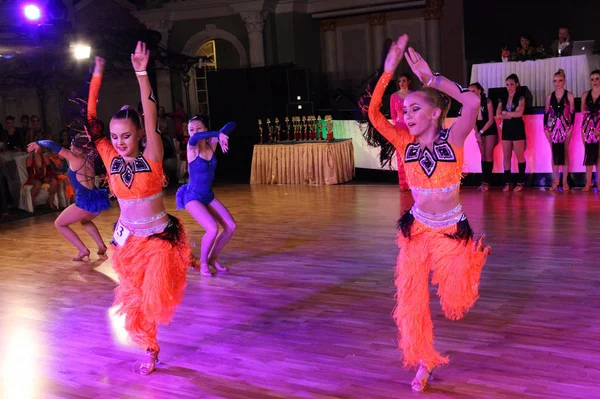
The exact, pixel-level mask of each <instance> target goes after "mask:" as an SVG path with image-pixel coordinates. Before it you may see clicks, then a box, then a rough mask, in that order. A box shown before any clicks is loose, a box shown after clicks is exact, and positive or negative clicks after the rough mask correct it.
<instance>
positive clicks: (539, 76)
mask: <svg viewBox="0 0 600 399" xmlns="http://www.w3.org/2000/svg"><path fill="white" fill-rule="evenodd" d="M599 68H600V55H591V56H587V55H575V56H572V57H559V58H548V59H545V60H537V61H522V62H494V63H490V64H475V65H473V67H472V68H471V83H475V82H479V83H480V84H481V85H482V86H483V88H484V89H485V90H486V91H487V90H489V89H491V88H494V87H504V86H505V80H506V78H507V77H508V75H510V74H511V73H516V74H517V76H518V77H519V81H520V83H521V86H527V87H528V88H529V90H530V91H531V94H532V95H533V106H534V107H543V106H544V105H545V99H546V96H547V95H548V93H551V92H552V91H553V90H554V86H553V85H552V78H553V76H554V74H555V73H556V71H558V70H559V69H564V71H565V75H566V78H567V81H566V84H565V88H566V89H567V90H569V91H570V92H572V93H573V94H574V95H575V97H581V94H582V93H583V92H584V91H586V90H589V89H590V72H591V71H593V70H594V69H599Z"/></svg>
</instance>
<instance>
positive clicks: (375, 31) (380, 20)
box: [369, 14, 385, 68]
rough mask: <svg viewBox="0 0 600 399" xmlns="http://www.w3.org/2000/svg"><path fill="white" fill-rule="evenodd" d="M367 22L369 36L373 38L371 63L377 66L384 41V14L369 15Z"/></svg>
mask: <svg viewBox="0 0 600 399" xmlns="http://www.w3.org/2000/svg"><path fill="white" fill-rule="evenodd" d="M369 24H370V25H371V36H372V38H373V39H372V40H373V65H375V67H376V68H379V66H380V63H381V54H382V51H383V43H384V42H385V14H372V15H369Z"/></svg>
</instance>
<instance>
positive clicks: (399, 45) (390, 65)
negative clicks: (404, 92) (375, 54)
mask: <svg viewBox="0 0 600 399" xmlns="http://www.w3.org/2000/svg"><path fill="white" fill-rule="evenodd" d="M407 43H408V35H406V34H404V35H402V36H400V37H399V38H398V40H396V41H395V42H393V43H392V45H391V46H390V51H388V54H387V57H385V64H384V66H383V70H384V71H385V72H389V73H394V72H396V68H398V64H399V63H400V61H401V60H402V56H403V55H404V49H405V48H406V44H407Z"/></svg>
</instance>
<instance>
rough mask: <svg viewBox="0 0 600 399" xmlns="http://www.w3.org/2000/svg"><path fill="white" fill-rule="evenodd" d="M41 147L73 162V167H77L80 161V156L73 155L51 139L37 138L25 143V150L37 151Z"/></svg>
mask: <svg viewBox="0 0 600 399" xmlns="http://www.w3.org/2000/svg"><path fill="white" fill-rule="evenodd" d="M41 147H46V148H49V149H50V150H52V151H54V152H55V153H57V154H58V155H60V156H61V157H63V158H65V159H66V160H67V161H69V163H73V164H74V165H73V166H74V167H75V168H77V167H78V166H80V164H81V163H82V159H81V157H79V156H77V155H75V154H74V153H73V152H72V151H71V150H68V149H66V148H65V147H63V146H61V145H60V144H58V143H55V142H54V141H52V140H38V141H34V142H33V143H29V144H28V145H27V152H36V151H37V152H39V151H40V150H41Z"/></svg>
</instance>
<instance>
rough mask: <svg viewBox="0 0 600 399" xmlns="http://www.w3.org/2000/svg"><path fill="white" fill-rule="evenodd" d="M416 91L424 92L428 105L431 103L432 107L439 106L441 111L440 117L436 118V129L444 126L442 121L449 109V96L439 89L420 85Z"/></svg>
mask: <svg viewBox="0 0 600 399" xmlns="http://www.w3.org/2000/svg"><path fill="white" fill-rule="evenodd" d="M418 91H419V92H421V93H423V94H425V98H426V100H427V102H428V103H429V105H431V106H432V107H433V108H439V110H440V111H441V113H440V117H439V118H438V124H437V129H438V130H440V129H442V127H443V126H444V121H445V120H446V116H447V115H448V111H449V110H450V101H451V100H450V97H448V96H447V95H446V94H444V93H442V92H441V91H439V90H436V89H434V88H432V87H427V86H425V87H422V88H421V89H420V90H418Z"/></svg>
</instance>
